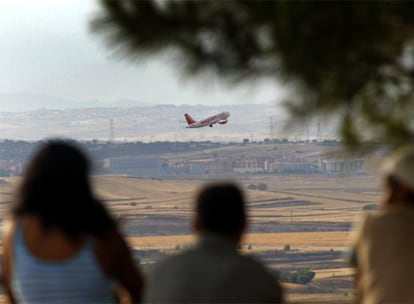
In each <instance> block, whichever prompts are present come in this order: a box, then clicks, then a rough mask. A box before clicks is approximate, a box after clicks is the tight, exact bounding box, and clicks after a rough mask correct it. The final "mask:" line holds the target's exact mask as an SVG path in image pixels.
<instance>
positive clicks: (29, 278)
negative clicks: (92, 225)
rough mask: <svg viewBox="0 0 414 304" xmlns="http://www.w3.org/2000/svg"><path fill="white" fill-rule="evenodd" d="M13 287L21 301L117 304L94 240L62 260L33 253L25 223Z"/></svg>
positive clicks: (16, 248)
mask: <svg viewBox="0 0 414 304" xmlns="http://www.w3.org/2000/svg"><path fill="white" fill-rule="evenodd" d="M12 263H13V265H12V273H11V288H12V290H13V294H14V296H15V298H16V301H17V302H18V303H113V302H115V298H114V294H113V281H112V280H111V279H110V278H109V277H107V276H106V275H105V274H104V273H103V271H102V270H101V267H100V265H99V264H98V262H97V261H96V258H95V253H94V250H93V239H92V238H88V240H87V241H86V243H85V245H84V246H83V247H82V248H81V249H80V250H79V251H78V252H77V253H75V255H74V256H72V257H70V258H68V259H65V260H62V261H47V260H42V259H40V258H38V257H36V256H34V255H32V254H31V253H30V252H29V250H28V248H27V247H26V245H25V243H24V240H23V229H22V224H21V223H18V224H17V225H16V231H15V233H14V238H13V259H12Z"/></svg>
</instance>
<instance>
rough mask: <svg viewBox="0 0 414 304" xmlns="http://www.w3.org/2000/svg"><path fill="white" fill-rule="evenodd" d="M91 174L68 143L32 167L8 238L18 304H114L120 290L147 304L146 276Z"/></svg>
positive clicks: (7, 274)
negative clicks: (143, 296)
mask: <svg viewBox="0 0 414 304" xmlns="http://www.w3.org/2000/svg"><path fill="white" fill-rule="evenodd" d="M88 174H89V163H88V160H87V159H86V157H85V156H84V154H83V153H82V152H81V150H80V149H79V148H77V147H76V146H75V145H74V144H72V143H69V142H66V141H60V140H54V141H49V142H47V143H46V144H44V145H43V147H41V149H40V150H39V151H38V152H37V154H36V155H35V156H34V158H33V159H32V161H31V162H30V163H29V165H28V168H27V171H26V174H25V175H24V177H23V180H22V182H21V185H20V188H19V191H18V195H17V199H16V202H15V206H14V208H13V209H12V216H11V227H10V229H9V230H8V231H6V233H5V236H4V256H3V271H2V277H1V278H2V282H3V286H4V288H5V290H6V293H7V295H8V297H9V299H10V301H11V302H23V303H67V302H70V303H109V302H115V300H116V299H117V297H116V295H117V294H119V290H120V289H122V290H124V291H126V292H127V294H129V296H130V298H131V299H132V301H134V302H138V301H140V299H141V294H142V289H143V278H142V275H141V273H140V272H139V270H138V268H137V266H136V264H135V262H134V260H133V258H132V255H131V252H130V250H129V248H128V246H127V244H126V242H125V240H124V239H123V237H122V236H121V234H120V232H119V230H118V228H117V226H116V224H115V221H114V219H113V218H112V217H111V216H110V215H109V213H108V212H107V211H106V209H105V208H104V206H103V205H102V203H101V202H100V201H98V200H97V199H96V198H95V197H94V195H93V194H92V191H91V187H90V183H89V175H88ZM124 294H125V292H124Z"/></svg>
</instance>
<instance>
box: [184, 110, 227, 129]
mask: <svg viewBox="0 0 414 304" xmlns="http://www.w3.org/2000/svg"><path fill="white" fill-rule="evenodd" d="M229 116H230V113H229V112H221V113H218V114H216V115H213V116H209V117H207V118H205V119H201V120H197V121H196V120H194V119H193V118H192V117H191V116H190V115H188V114H187V113H185V114H184V117H185V120H186V121H187V124H188V125H187V126H186V128H202V127H206V126H210V127H212V126H213V125H214V124H216V123H219V124H222V125H223V124H226V123H227V118H228V117H229Z"/></svg>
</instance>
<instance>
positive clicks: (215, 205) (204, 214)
mask: <svg viewBox="0 0 414 304" xmlns="http://www.w3.org/2000/svg"><path fill="white" fill-rule="evenodd" d="M195 209H196V220H195V229H196V231H198V232H210V233H215V234H219V235H222V236H225V237H231V238H236V239H237V240H239V238H240V236H241V234H242V233H243V231H244V229H245V226H246V210H245V202H244V197H243V193H242V191H241V190H240V188H239V187H238V186H237V185H235V184H233V183H230V182H222V183H214V184H209V185H206V186H204V187H203V188H202V189H201V190H200V191H199V192H198V195H197V197H196V207H195Z"/></svg>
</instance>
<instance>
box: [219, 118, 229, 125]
mask: <svg viewBox="0 0 414 304" xmlns="http://www.w3.org/2000/svg"><path fill="white" fill-rule="evenodd" d="M226 123H227V119H225V120H220V121H219V124H221V125H224V124H226Z"/></svg>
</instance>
